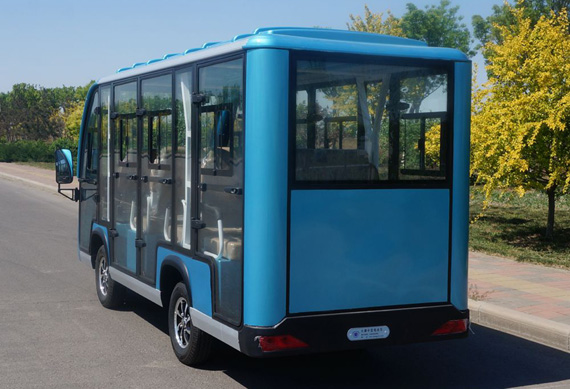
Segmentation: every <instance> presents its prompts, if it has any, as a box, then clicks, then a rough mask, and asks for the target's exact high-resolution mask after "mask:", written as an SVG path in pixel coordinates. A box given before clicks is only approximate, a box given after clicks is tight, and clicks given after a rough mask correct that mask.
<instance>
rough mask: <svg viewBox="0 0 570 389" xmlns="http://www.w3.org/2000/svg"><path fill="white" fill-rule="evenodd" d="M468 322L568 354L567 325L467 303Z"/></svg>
mask: <svg viewBox="0 0 570 389" xmlns="http://www.w3.org/2000/svg"><path fill="white" fill-rule="evenodd" d="M469 311H470V316H471V322H473V323H475V324H479V325H482V326H484V327H489V328H492V329H495V330H498V331H502V332H506V333H508V334H511V335H515V336H518V337H520V338H524V339H527V340H530V341H533V342H536V343H540V344H543V345H545V346H549V347H552V348H556V349H558V350H561V351H565V352H567V353H570V325H567V324H562V323H558V322H555V321H552V320H547V319H543V318H541V317H536V316H533V315H529V314H527V313H523V312H519V311H515V310H513V309H509V308H503V307H500V306H497V305H494V304H490V303H486V302H484V301H475V300H471V299H470V300H469Z"/></svg>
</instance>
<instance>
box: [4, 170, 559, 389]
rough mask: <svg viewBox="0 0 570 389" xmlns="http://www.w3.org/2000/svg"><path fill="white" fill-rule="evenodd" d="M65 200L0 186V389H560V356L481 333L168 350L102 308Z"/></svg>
mask: <svg viewBox="0 0 570 389" xmlns="http://www.w3.org/2000/svg"><path fill="white" fill-rule="evenodd" d="M76 229H77V204H75V203H72V202H71V201H69V200H66V199H65V198H63V197H62V196H59V195H57V194H55V193H53V192H51V191H48V190H46V189H43V188H40V187H36V186H33V185H30V184H27V183H22V182H19V181H13V180H8V179H5V178H0V388H32V387H38V388H102V387H110V386H111V387H117V388H174V387H180V388H224V389H229V388H240V387H248V388H281V387H284V388H299V387H317V388H320V387H322V388H355V387H374V388H381V387H387V388H391V387H417V388H431V387H432V388H448V387H449V388H452V387H455V388H469V387H472V388H507V387H522V386H535V387H560V388H562V387H570V354H568V353H564V352H561V351H557V350H554V349H550V348H547V347H543V346H540V345H537V344H534V343H532V342H528V341H525V340H522V339H519V338H516V337H512V336H509V335H506V334H503V333H500V332H496V331H492V330H489V329H486V328H483V327H477V326H474V327H473V331H474V333H472V334H471V336H470V337H469V338H468V339H466V340H457V341H449V342H438V343H429V344H417V345H409V346H399V347H386V348H382V349H374V350H364V351H357V352H344V353H333V354H319V355H311V356H302V357H296V358H280V359H264V360H259V359H251V358H247V357H245V356H243V355H240V354H239V353H237V352H235V351H233V350H231V349H228V348H226V347H224V346H221V345H220V346H219V349H218V353H217V356H216V357H215V358H214V359H213V360H212V361H211V362H210V363H209V364H206V365H204V366H203V367H202V368H200V369H194V368H190V367H186V366H184V365H182V364H180V363H179V362H178V361H177V359H176V358H175V356H174V354H173V353H172V350H171V346H170V340H169V337H168V335H167V324H166V315H165V314H164V312H163V311H162V309H160V308H159V307H157V306H155V305H154V304H152V303H150V302H147V301H145V300H144V299H142V298H140V297H137V296H136V295H134V294H133V295H129V296H128V298H127V302H126V303H125V305H124V306H123V307H122V308H121V309H120V310H107V309H105V308H103V307H102V306H101V305H100V304H99V302H98V300H97V295H96V293H95V278H94V272H93V271H92V270H91V269H90V268H89V267H87V266H85V265H83V264H81V263H80V262H79V261H78V260H77V248H76V235H77V230H76Z"/></svg>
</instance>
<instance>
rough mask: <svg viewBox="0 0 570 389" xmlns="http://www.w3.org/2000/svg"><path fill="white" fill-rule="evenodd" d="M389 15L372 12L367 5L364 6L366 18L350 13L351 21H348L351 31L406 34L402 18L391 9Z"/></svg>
mask: <svg viewBox="0 0 570 389" xmlns="http://www.w3.org/2000/svg"><path fill="white" fill-rule="evenodd" d="M387 15H388V17H387V18H384V14H383V13H382V12H380V13H377V14H375V13H372V12H371V11H370V8H368V6H367V5H365V6H364V18H362V17H360V16H354V15H352V14H350V15H349V17H350V20H351V23H347V27H348V29H349V30H350V31H364V32H373V33H376V34H384V35H393V36H404V33H403V31H402V28H401V27H400V24H401V22H400V20H399V19H398V18H397V17H395V16H394V15H393V14H392V13H391V12H390V11H388V12H387Z"/></svg>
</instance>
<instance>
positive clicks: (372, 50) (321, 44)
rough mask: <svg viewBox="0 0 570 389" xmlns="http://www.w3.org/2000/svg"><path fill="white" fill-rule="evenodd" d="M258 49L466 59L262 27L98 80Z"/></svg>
mask: <svg viewBox="0 0 570 389" xmlns="http://www.w3.org/2000/svg"><path fill="white" fill-rule="evenodd" d="M261 48H274V49H287V50H303V51H321V52H331V53H346V54H361V55H381V56H390V57H404V58H418V59H432V60H434V59H437V60H447V61H462V62H463V61H469V59H468V58H467V56H466V55H465V54H464V53H462V52H461V51H459V50H456V49H450V48H442V47H428V46H427V44H426V43H424V42H421V41H418V40H414V39H407V38H400V37H395V36H390V35H382V34H375V33H368V32H359V31H347V30H333V29H322V28H308V27H263V28H258V29H256V30H255V31H254V32H253V33H250V34H240V35H236V36H235V37H233V38H232V39H230V40H227V41H222V42H206V43H204V44H203V45H202V46H201V47H197V48H192V49H188V50H186V51H184V52H181V53H171V54H165V55H164V56H163V57H161V58H156V59H151V60H149V61H146V62H135V63H134V64H133V65H131V66H127V67H123V68H120V69H118V70H117V72H116V73H115V74H114V75H111V76H108V77H104V78H102V79H101V80H99V82H98V83H100V84H101V83H106V82H110V81H117V80H121V79H124V78H129V77H132V76H137V75H140V74H144V73H148V72H151V71H158V70H162V69H166V68H170V67H175V66H180V65H183V64H185V63H192V62H196V61H200V60H203V59H207V58H210V57H214V56H218V55H224V54H229V53H233V52H238V51H241V50H253V49H261Z"/></svg>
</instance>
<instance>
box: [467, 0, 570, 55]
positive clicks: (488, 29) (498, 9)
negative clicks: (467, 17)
mask: <svg viewBox="0 0 570 389" xmlns="http://www.w3.org/2000/svg"><path fill="white" fill-rule="evenodd" d="M513 8H515V9H519V10H522V12H523V14H524V16H525V18H528V19H530V21H531V25H532V26H534V25H535V24H536V22H538V20H539V19H540V17H541V16H547V17H548V16H549V15H550V12H554V13H555V14H556V15H559V14H560V12H561V11H562V10H564V9H569V8H570V0H518V1H515V4H514V5H510V4H508V3H506V2H505V3H504V4H502V5H494V6H493V14H492V15H490V16H488V17H486V18H483V17H482V16H480V15H474V16H473V17H472V20H471V22H472V25H473V35H474V36H475V38H477V39H478V40H479V41H480V42H481V45H480V46H478V48H483V56H484V57H485V60H486V61H487V63H488V62H489V61H490V60H491V57H492V56H493V53H492V52H490V51H489V50H488V49H485V45H486V44H487V43H488V42H492V43H495V44H500V43H502V40H503V38H502V37H501V27H506V28H507V29H508V30H509V31H511V32H513V31H514V30H513V28H515V26H516V23H517V20H516V18H515V16H514V14H513V13H512V12H511V10H512V9H513Z"/></svg>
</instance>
